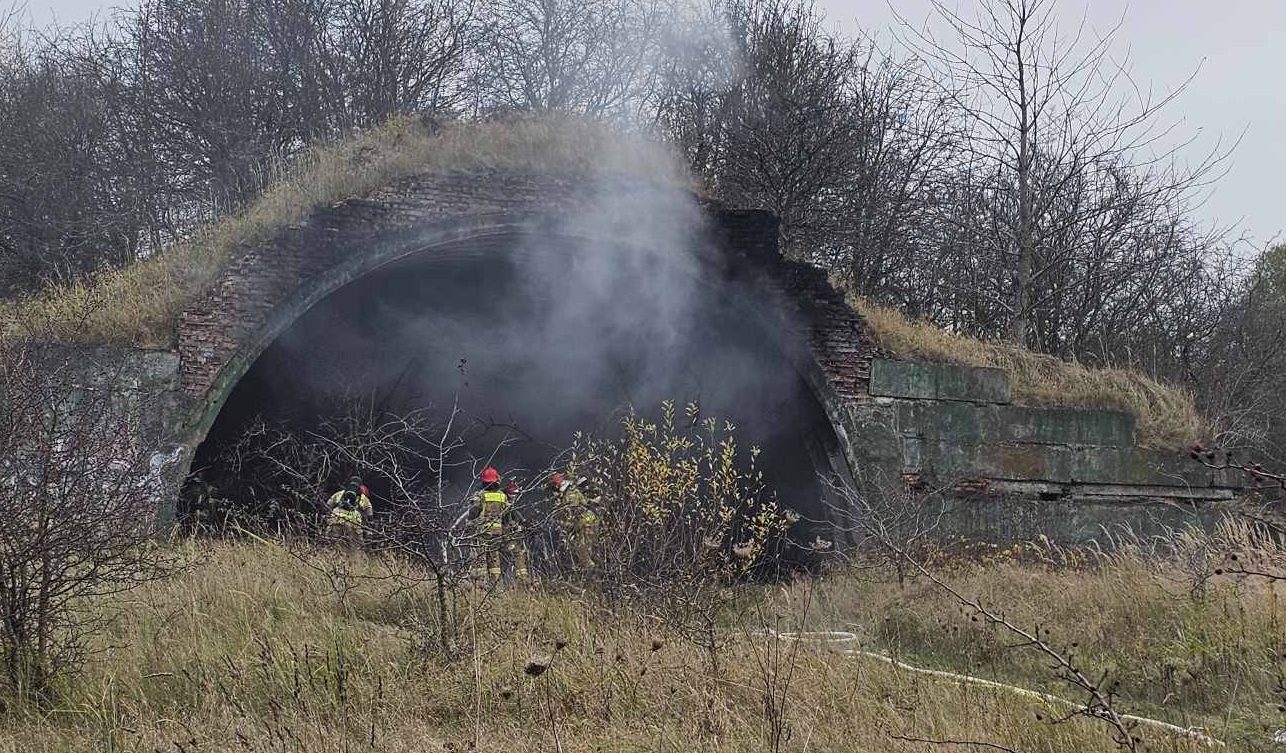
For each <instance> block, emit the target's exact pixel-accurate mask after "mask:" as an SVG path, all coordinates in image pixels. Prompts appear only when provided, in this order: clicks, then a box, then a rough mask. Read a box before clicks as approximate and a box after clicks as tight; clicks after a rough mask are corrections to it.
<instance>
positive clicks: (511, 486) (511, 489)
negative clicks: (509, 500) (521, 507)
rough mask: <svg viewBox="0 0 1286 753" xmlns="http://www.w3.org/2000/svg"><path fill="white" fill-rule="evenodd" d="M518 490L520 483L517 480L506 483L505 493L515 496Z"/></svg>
mask: <svg viewBox="0 0 1286 753" xmlns="http://www.w3.org/2000/svg"><path fill="white" fill-rule="evenodd" d="M518 491H519V490H518V484H517V483H516V482H513V481H510V482H509V483H507V484H505V494H508V495H510V496H513V495H515V494H517V493H518Z"/></svg>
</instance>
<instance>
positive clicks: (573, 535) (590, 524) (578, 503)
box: [549, 473, 602, 572]
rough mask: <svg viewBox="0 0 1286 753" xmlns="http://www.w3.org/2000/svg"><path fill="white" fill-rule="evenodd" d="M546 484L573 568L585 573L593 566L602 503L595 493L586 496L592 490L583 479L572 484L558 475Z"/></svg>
mask: <svg viewBox="0 0 1286 753" xmlns="http://www.w3.org/2000/svg"><path fill="white" fill-rule="evenodd" d="M549 485H550V487H552V488H553V490H554V504H553V513H554V520H555V522H556V523H557V524H558V528H559V530H561V531H562V534H563V540H564V541H565V542H566V543H567V549H568V551H569V552H570V553H571V555H572V565H573V566H574V567H575V568H576V569H577V570H579V571H581V572H585V571H588V570H590V569H591V568H593V567H594V545H595V543H596V542H597V540H598V526H599V523H600V522H601V516H600V514H599V508H600V507H601V504H602V500H601V498H599V496H598V495H597V494H593V495H592V496H591V495H590V494H587V493H586V490H587V489H590V488H591V487H590V485H589V483H588V482H587V480H586V479H584V478H581V479H578V480H577V481H572V480H571V479H570V478H567V477H566V476H564V475H563V474H561V473H553V474H551V475H550V477H549Z"/></svg>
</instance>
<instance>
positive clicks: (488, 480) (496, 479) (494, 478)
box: [478, 466, 500, 484]
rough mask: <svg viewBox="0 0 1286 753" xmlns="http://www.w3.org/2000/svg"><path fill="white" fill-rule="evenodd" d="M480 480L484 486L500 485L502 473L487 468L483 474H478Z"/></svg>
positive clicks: (483, 470)
mask: <svg viewBox="0 0 1286 753" xmlns="http://www.w3.org/2000/svg"><path fill="white" fill-rule="evenodd" d="M478 480H479V481H481V482H482V483H484V484H498V483H500V471H497V470H496V469H495V468H492V467H491V466H487V467H486V468H483V469H482V473H480V474H478Z"/></svg>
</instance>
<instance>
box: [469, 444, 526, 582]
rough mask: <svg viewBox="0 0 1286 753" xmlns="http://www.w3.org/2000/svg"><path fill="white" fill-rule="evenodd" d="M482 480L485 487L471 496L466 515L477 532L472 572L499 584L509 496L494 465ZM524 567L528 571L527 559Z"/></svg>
mask: <svg viewBox="0 0 1286 753" xmlns="http://www.w3.org/2000/svg"><path fill="white" fill-rule="evenodd" d="M478 480H479V481H481V482H482V489H481V490H479V491H477V492H474V494H473V496H471V497H470V498H469V503H470V506H469V509H468V510H467V511H466V512H465V514H464V516H463V517H464V521H465V522H466V523H467V524H468V525H469V527H470V528H472V535H473V541H472V542H471V544H470V554H471V558H472V560H473V563H472V565H471V567H470V570H469V574H470V575H471V576H472V577H474V578H476V579H478V580H484V579H485V580H487V581H490V582H492V583H495V582H497V581H499V580H500V577H501V575H502V574H503V572H502V570H501V567H500V564H501V563H500V554H501V549H502V548H503V547H504V542H505V518H506V517H507V516H508V515H509V514H510V509H509V495H507V494H505V492H504V490H503V489H502V488H501V487H500V471H497V470H496V469H495V468H493V467H491V466H487V467H486V468H483V469H482V473H480V474H478ZM523 567H524V570H525V568H526V563H525V562H524V563H523Z"/></svg>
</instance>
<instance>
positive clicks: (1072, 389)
mask: <svg viewBox="0 0 1286 753" xmlns="http://www.w3.org/2000/svg"><path fill="white" fill-rule="evenodd" d="M849 303H850V304H851V305H852V306H853V308H855V309H856V310H857V311H858V312H859V313H861V314H862V318H863V319H864V320H865V321H866V322H867V324H868V325H869V326H870V327H871V331H872V333H873V335H874V336H875V339H876V340H877V341H878V342H879V343H880V345H881V346H882V347H884V348H886V349H887V350H889V351H891V352H893V353H895V354H897V355H898V356H899V357H902V358H911V359H922V360H926V361H938V362H942V363H953V364H960V365H963V366H990V367H994V368H999V369H1004V370H1005V371H1006V372H1008V373H1009V376H1010V380H1011V383H1012V385H1013V391H1014V402H1016V403H1018V404H1020V405H1041V406H1063V407H1075V408H1106V409H1109V410H1119V411H1124V412H1126V413H1130V414H1133V415H1134V417H1135V419H1136V421H1137V423H1136V425H1137V427H1138V437H1139V441H1140V443H1142V444H1144V445H1146V446H1152V447H1170V448H1174V447H1184V446H1187V445H1191V444H1192V443H1194V442H1197V441H1199V440H1201V439H1203V438H1205V437H1206V436H1207V435H1208V434H1209V429H1208V426H1207V424H1206V421H1205V419H1204V418H1203V417H1202V416H1201V414H1200V413H1199V412H1198V411H1197V405H1196V402H1195V401H1194V400H1193V397H1192V393H1191V392H1189V391H1188V390H1185V389H1182V388H1180V387H1177V386H1175V385H1172V384H1166V383H1164V382H1161V381H1158V380H1156V379H1152V378H1151V377H1148V376H1147V375H1145V374H1143V373H1141V372H1138V371H1131V370H1129V369H1113V368H1092V367H1088V366H1084V365H1082V364H1079V363H1075V362H1068V361H1064V360H1062V359H1060V358H1054V357H1053V356H1048V355H1044V354H1041V353H1036V352H1034V351H1031V350H1027V349H1026V348H1019V347H1015V346H1013V345H1008V344H1005V343H1000V342H990V341H986V340H979V339H977V338H973V337H965V336H962V335H957V334H953V333H950V332H947V331H946V330H944V329H942V328H940V327H936V326H934V325H932V324H929V323H927V322H921V321H914V320H911V319H908V318H907V317H906V316H905V315H903V314H902V313H901V312H899V311H895V310H893V309H889V308H885V307H882V306H877V305H875V304H873V303H871V302H870V301H867V300H865V299H862V298H860V297H858V296H850V297H849Z"/></svg>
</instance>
